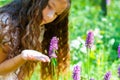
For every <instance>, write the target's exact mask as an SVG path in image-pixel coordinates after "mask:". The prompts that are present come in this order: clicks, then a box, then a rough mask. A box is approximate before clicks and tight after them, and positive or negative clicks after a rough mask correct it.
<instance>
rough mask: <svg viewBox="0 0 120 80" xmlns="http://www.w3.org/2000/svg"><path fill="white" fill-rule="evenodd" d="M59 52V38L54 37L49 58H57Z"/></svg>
mask: <svg viewBox="0 0 120 80" xmlns="http://www.w3.org/2000/svg"><path fill="white" fill-rule="evenodd" d="M57 50H58V38H57V37H52V39H51V42H50V47H49V57H50V58H56V57H57V55H56V54H55V53H56V51H57Z"/></svg>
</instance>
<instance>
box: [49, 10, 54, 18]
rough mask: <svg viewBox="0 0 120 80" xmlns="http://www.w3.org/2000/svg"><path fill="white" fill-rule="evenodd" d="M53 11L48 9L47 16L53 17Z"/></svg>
mask: <svg viewBox="0 0 120 80" xmlns="http://www.w3.org/2000/svg"><path fill="white" fill-rule="evenodd" d="M54 13H55V12H54V11H53V10H52V11H50V12H49V13H48V14H47V16H48V17H49V18H53V17H54Z"/></svg>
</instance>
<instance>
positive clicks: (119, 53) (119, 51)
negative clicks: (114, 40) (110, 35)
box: [118, 45, 120, 58]
mask: <svg viewBox="0 0 120 80" xmlns="http://www.w3.org/2000/svg"><path fill="white" fill-rule="evenodd" d="M118 58H120V45H119V46H118Z"/></svg>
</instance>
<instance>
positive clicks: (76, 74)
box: [73, 65, 80, 80]
mask: <svg viewBox="0 0 120 80" xmlns="http://www.w3.org/2000/svg"><path fill="white" fill-rule="evenodd" d="M73 80H80V67H79V66H78V65H76V66H75V67H74V70H73Z"/></svg>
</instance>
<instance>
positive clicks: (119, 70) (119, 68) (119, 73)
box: [118, 66, 120, 78]
mask: <svg viewBox="0 0 120 80" xmlns="http://www.w3.org/2000/svg"><path fill="white" fill-rule="evenodd" d="M118 77H119V78H120V66H119V67H118Z"/></svg>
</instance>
